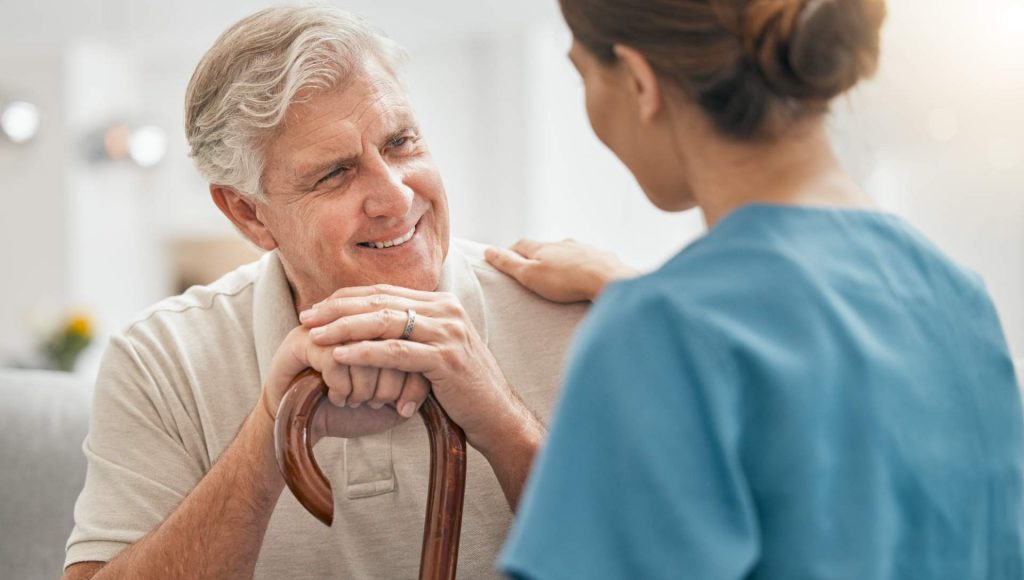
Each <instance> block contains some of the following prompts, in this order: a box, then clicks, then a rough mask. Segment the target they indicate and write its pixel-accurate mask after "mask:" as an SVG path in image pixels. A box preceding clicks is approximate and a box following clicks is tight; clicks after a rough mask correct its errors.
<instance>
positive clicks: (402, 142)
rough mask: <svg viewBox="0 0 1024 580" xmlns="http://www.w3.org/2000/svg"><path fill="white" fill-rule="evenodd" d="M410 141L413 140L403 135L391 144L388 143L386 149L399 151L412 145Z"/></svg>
mask: <svg viewBox="0 0 1024 580" xmlns="http://www.w3.org/2000/svg"><path fill="white" fill-rule="evenodd" d="M412 141H413V139H412V137H410V136H409V135H405V136H403V137H399V138H397V139H392V141H391V143H388V149H401V148H403V147H405V146H406V145H409V144H410V143H412Z"/></svg>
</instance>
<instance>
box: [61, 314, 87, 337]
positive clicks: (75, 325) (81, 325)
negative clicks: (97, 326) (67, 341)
mask: <svg viewBox="0 0 1024 580" xmlns="http://www.w3.org/2000/svg"><path fill="white" fill-rule="evenodd" d="M66 331H67V332H68V334H75V335H78V336H83V337H86V338H88V337H90V336H92V321H91V320H89V317H88V316H82V315H79V316H75V317H73V318H72V319H71V320H70V321H68V325H67V328H66Z"/></svg>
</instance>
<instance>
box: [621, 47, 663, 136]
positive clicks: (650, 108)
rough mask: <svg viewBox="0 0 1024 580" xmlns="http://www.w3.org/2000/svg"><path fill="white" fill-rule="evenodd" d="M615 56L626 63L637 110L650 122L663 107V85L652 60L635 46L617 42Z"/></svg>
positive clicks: (626, 70)
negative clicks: (659, 82)
mask: <svg viewBox="0 0 1024 580" xmlns="http://www.w3.org/2000/svg"><path fill="white" fill-rule="evenodd" d="M612 50H614V51H615V56H617V57H618V58H619V61H620V62H621V63H622V64H623V65H625V72H626V74H627V75H628V77H629V80H630V85H631V88H632V90H633V95H634V97H635V98H636V104H637V112H638V113H639V115H640V120H641V121H643V122H645V123H646V122H650V121H651V120H652V119H654V118H655V117H656V116H657V115H658V113H660V112H661V108H662V94H661V86H660V85H659V84H658V75H657V74H655V72H654V69H653V68H651V63H650V61H648V60H647V57H646V56H644V55H643V54H642V53H641V52H640V51H638V50H636V49H635V48H631V47H628V46H625V45H623V44H616V45H615V46H613V47H612Z"/></svg>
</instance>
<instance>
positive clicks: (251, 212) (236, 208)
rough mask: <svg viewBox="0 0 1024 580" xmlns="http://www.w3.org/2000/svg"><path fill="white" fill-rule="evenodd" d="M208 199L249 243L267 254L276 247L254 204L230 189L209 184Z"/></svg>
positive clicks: (275, 241)
mask: <svg viewBox="0 0 1024 580" xmlns="http://www.w3.org/2000/svg"><path fill="white" fill-rule="evenodd" d="M210 197H212V198H213V203H215V204H217V208H218V209H220V211H221V213H223V214H224V215H225V216H226V217H227V218H228V219H229V220H231V223H233V224H235V227H236V228H238V231H240V232H242V235H244V236H245V237H247V238H249V241H250V242H252V243H254V244H256V245H257V246H259V247H261V248H263V249H264V250H266V251H268V252H269V251H270V250H273V249H274V248H276V247H277V240H275V239H274V236H273V234H272V233H271V232H270V229H268V228H267V226H266V224H264V223H263V220H262V219H261V218H260V215H259V211H258V210H257V207H256V202H254V201H251V200H249V199H247V198H246V197H245V196H244V195H242V194H241V193H238V191H236V190H234V189H232V188H230V187H224V186H221V185H213V184H210Z"/></svg>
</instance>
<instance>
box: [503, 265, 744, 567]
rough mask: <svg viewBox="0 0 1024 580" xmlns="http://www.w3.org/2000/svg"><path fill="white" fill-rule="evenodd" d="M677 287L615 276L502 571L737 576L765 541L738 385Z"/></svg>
mask: <svg viewBox="0 0 1024 580" xmlns="http://www.w3.org/2000/svg"><path fill="white" fill-rule="evenodd" d="M728 369H729V365H728V364H727V363H726V361H725V359H724V355H723V352H722V347H721V346H720V345H718V344H717V343H716V341H715V340H714V337H713V333H711V332H709V331H708V330H707V329H704V328H702V327H701V325H700V324H698V323H696V322H695V321H693V320H690V319H688V317H686V316H685V315H684V314H683V312H682V310H681V308H680V306H679V304H676V303H675V302H674V301H673V299H672V298H671V296H670V295H668V294H666V293H663V292H658V291H657V289H655V290H654V291H652V290H650V289H648V288H645V287H644V286H642V285H641V284H640V283H639V281H638V282H631V283H624V284H618V285H616V287H614V288H613V289H611V290H609V291H608V292H607V293H606V295H605V297H603V299H602V300H601V301H600V302H599V304H598V305H597V306H595V309H594V311H593V312H592V313H591V316H590V317H589V318H588V319H587V321H586V322H585V324H584V326H583V328H582V330H581V333H580V335H579V337H578V344H577V346H576V348H575V350H574V352H573V355H572V358H571V360H570V365H569V369H568V373H567V379H566V386H565V390H564V392H563V397H562V400H561V402H560V404H559V407H558V410H557V413H556V416H555V419H554V422H553V425H552V429H551V433H550V436H549V439H548V442H547V444H546V448H545V449H544V450H543V451H542V453H541V454H540V456H539V458H538V460H537V462H536V463H535V466H534V469H533V472H532V474H531V479H530V482H529V484H528V488H527V491H526V493H525V495H524V498H523V500H522V503H521V505H520V509H519V515H518V519H517V522H516V525H515V527H514V528H513V531H512V533H511V536H510V539H509V542H508V544H507V545H506V547H505V551H504V553H503V555H502V559H501V566H502V569H503V570H504V571H505V572H506V573H507V574H509V575H511V576H512V577H515V578H525V579H531V580H554V579H569V578H573V579H575V578H590V579H601V578H645V579H659V578H684V577H685V578H718V579H727V578H740V577H743V576H745V575H746V573H747V572H749V569H750V567H751V566H752V562H754V561H755V559H756V556H757V553H758V550H759V540H758V529H757V522H756V516H755V513H754V507H753V504H752V499H751V497H750V492H749V489H748V487H747V484H746V481H745V479H744V476H743V473H742V470H741V468H740V465H739V455H740V454H739V450H738V441H739V439H740V430H741V424H740V417H741V416H742V413H740V412H739V410H738V408H737V407H738V405H739V404H740V402H739V398H738V397H737V394H738V389H737V385H736V384H735V380H734V379H733V378H732V377H731V375H730V373H729V371H728Z"/></svg>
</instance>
